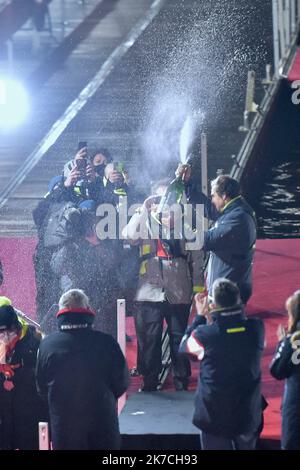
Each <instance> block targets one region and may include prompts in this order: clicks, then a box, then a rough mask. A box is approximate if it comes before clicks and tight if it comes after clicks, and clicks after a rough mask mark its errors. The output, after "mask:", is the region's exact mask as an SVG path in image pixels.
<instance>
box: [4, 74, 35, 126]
mask: <svg viewBox="0 0 300 470" xmlns="http://www.w3.org/2000/svg"><path fill="white" fill-rule="evenodd" d="M28 110H29V103H28V96H27V93H26V91H25V89H24V87H23V86H22V84H21V83H20V82H18V81H17V80H13V79H10V78H0V129H9V128H12V127H16V126H18V125H19V124H21V123H22V122H23V121H24V120H25V118H26V116H27V113H28Z"/></svg>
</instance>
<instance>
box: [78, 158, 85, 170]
mask: <svg viewBox="0 0 300 470" xmlns="http://www.w3.org/2000/svg"><path fill="white" fill-rule="evenodd" d="M86 165H87V160H86V158H78V159H77V160H76V166H77V168H78V170H79V171H82V172H83V173H84V172H85V169H86Z"/></svg>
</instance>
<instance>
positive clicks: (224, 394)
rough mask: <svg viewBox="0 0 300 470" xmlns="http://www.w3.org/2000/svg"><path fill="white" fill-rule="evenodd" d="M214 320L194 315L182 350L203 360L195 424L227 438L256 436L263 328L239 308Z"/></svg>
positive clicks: (259, 398) (260, 411) (222, 311)
mask: <svg viewBox="0 0 300 470" xmlns="http://www.w3.org/2000/svg"><path fill="white" fill-rule="evenodd" d="M212 316H213V320H214V321H213V323H212V324H206V319H205V318H204V317H202V316H199V315H197V316H196V318H195V320H194V323H193V324H192V325H191V326H190V327H189V328H188V329H187V331H186V334H185V336H184V337H183V339H182V342H181V345H180V352H182V353H188V354H192V355H196V356H197V357H198V359H200V360H201V368H200V376H199V380H198V387H197V392H196V399H195V412H194V418H193V423H194V424H195V426H197V427H198V428H199V429H201V430H202V431H205V432H208V433H210V434H214V435H216V436H221V437H225V438H234V437H237V436H238V435H240V434H246V433H253V434H255V433H256V432H257V431H258V429H259V426H260V424H261V417H262V405H261V392H260V383H261V370H260V361H261V355H262V352H263V348H264V326H263V323H262V321H261V320H258V319H255V318H249V319H247V318H246V317H245V316H244V314H243V311H242V309H241V307H239V306H238V307H236V308H235V309H231V310H230V309H227V310H226V309H223V310H221V311H219V312H217V313H213V314H212Z"/></svg>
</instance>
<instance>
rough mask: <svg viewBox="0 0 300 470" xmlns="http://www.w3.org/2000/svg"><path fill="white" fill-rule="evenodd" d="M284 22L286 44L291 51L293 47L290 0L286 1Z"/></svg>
mask: <svg viewBox="0 0 300 470" xmlns="http://www.w3.org/2000/svg"><path fill="white" fill-rule="evenodd" d="M284 21H285V28H284V29H285V42H286V47H287V49H289V48H290V47H291V9H290V0H285V10H284Z"/></svg>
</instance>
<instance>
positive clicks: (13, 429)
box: [0, 319, 48, 450]
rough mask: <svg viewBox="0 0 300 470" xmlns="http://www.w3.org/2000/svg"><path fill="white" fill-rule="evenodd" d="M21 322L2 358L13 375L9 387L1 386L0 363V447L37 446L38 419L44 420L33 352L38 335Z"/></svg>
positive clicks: (45, 412)
mask: <svg viewBox="0 0 300 470" xmlns="http://www.w3.org/2000/svg"><path fill="white" fill-rule="evenodd" d="M19 321H20V322H21V324H22V330H21V332H22V333H21V337H20V339H19V340H18V342H17V343H16V345H15V347H14V349H13V351H11V353H10V354H9V357H7V359H6V362H7V363H8V364H9V366H12V368H13V371H14V375H13V377H12V380H11V382H12V383H13V387H14V388H12V390H10V391H9V390H6V389H5V386H4V382H5V376H4V373H3V372H2V371H1V366H0V371H1V372H0V449H22V450H30V449H36V450H37V449H38V448H39V439H38V422H39V421H47V419H48V418H47V416H48V414H47V406H46V404H44V403H43V401H42V400H41V399H40V397H39V396H38V394H37V390H36V384H35V365H36V355H37V350H38V347H39V344H40V339H41V336H40V334H39V333H37V331H36V330H35V328H34V327H32V326H29V325H26V323H25V322H24V321H22V320H20V319H19Z"/></svg>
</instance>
